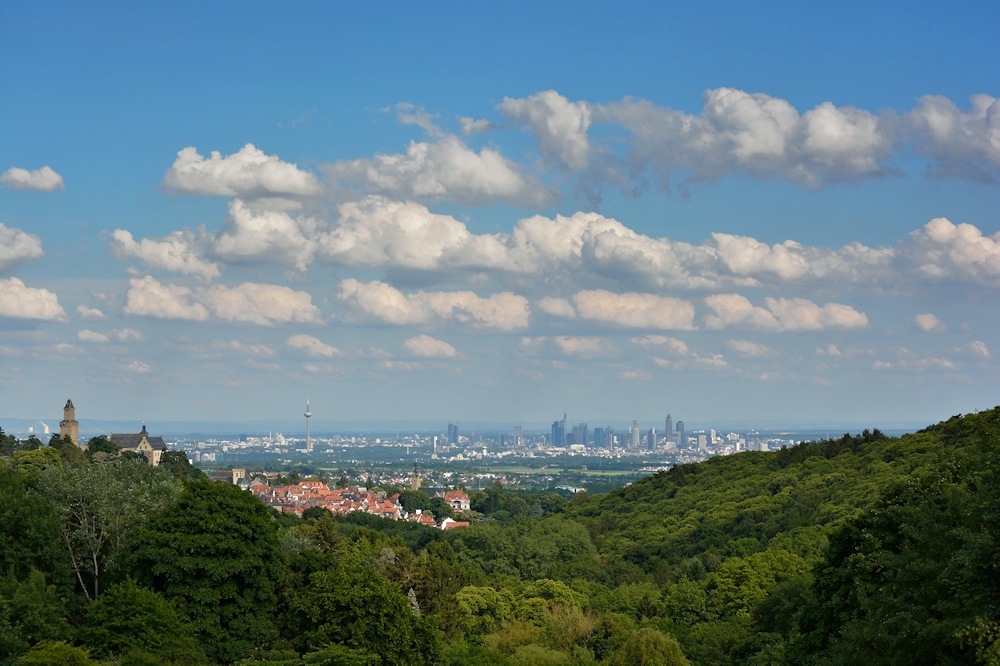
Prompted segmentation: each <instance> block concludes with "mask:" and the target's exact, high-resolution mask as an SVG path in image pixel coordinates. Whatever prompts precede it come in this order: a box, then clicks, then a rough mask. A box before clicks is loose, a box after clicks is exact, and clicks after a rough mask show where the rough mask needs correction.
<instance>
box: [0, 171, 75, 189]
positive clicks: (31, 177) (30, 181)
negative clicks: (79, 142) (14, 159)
mask: <svg viewBox="0 0 1000 666" xmlns="http://www.w3.org/2000/svg"><path fill="white" fill-rule="evenodd" d="M0 183H3V184H4V185H6V186H7V187H10V188H12V189H15V190H38V191H40V192H52V191H54V190H63V189H66V186H65V184H64V183H63V177H62V176H60V175H59V174H58V173H56V172H55V171H53V170H52V168H51V167H48V166H43V167H42V168H41V169H35V170H34V171H28V170H27V169H21V168H20V167H11V168H9V169H7V170H6V171H5V172H4V173H3V175H2V176H0Z"/></svg>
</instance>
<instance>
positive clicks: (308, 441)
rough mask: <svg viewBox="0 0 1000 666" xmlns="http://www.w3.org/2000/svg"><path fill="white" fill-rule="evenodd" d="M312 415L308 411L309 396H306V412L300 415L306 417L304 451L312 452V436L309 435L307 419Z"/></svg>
mask: <svg viewBox="0 0 1000 666" xmlns="http://www.w3.org/2000/svg"><path fill="white" fill-rule="evenodd" d="M312 415H313V413H312V412H311V411H309V398H306V413H305V414H303V415H302V416H304V417H306V453H312V450H313V445H312V438H311V437H310V436H309V419H311V418H312Z"/></svg>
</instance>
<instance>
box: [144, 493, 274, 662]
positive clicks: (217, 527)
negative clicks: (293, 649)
mask: <svg viewBox="0 0 1000 666" xmlns="http://www.w3.org/2000/svg"><path fill="white" fill-rule="evenodd" d="M132 543H133V551H132V555H131V559H130V562H131V565H130V569H131V571H132V575H133V577H134V578H135V579H136V580H137V581H138V582H139V583H140V584H142V585H145V586H147V587H149V588H151V589H153V590H155V591H157V592H159V593H161V594H162V595H163V596H164V597H166V598H167V599H168V600H170V601H172V602H173V603H174V605H175V606H176V607H177V608H178V610H179V611H180V612H181V613H182V615H184V616H186V617H187V618H188V619H189V621H190V622H191V624H192V625H193V627H194V629H195V632H196V636H197V638H198V639H199V641H200V642H201V644H202V645H203V646H204V648H205V651H206V652H207V653H208V656H209V657H210V658H212V659H214V660H216V661H220V662H223V663H231V662H234V661H237V660H239V659H242V658H244V657H245V656H246V655H247V654H248V653H249V652H250V651H251V650H252V649H254V648H260V647H264V646H266V645H267V644H268V643H269V642H270V641H271V640H272V639H273V638H274V636H275V628H274V625H273V624H272V622H271V614H272V612H273V609H274V606H275V601H276V597H275V586H276V584H277V583H278V581H279V580H280V579H281V577H282V573H283V570H284V558H283V555H282V552H281V544H280V540H279V538H278V525H277V523H276V521H274V520H273V519H272V518H271V514H270V512H269V510H268V507H267V506H265V505H264V504H263V503H262V502H260V501H259V500H257V498H255V497H254V496H253V495H251V494H249V493H247V492H245V491H242V490H240V489H239V488H237V487H235V486H232V485H229V484H225V483H212V482H211V481H192V482H188V483H187V485H186V486H185V489H184V492H183V493H181V495H180V497H179V498H178V499H177V501H176V502H174V503H173V504H171V505H170V506H168V507H167V508H166V509H165V510H164V511H163V512H162V513H161V514H160V515H158V516H157V517H155V518H154V519H153V520H152V521H150V523H149V524H148V525H147V526H146V527H145V528H144V529H142V530H140V532H139V533H138V534H137V535H136V538H135V539H134V540H133V542H132Z"/></svg>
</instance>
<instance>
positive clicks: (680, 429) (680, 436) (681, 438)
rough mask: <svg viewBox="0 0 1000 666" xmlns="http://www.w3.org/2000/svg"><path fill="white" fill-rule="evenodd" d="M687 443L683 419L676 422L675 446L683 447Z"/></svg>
mask: <svg viewBox="0 0 1000 666" xmlns="http://www.w3.org/2000/svg"><path fill="white" fill-rule="evenodd" d="M687 445H688V441H687V437H686V436H685V435H684V421H678V422H677V447H678V448H681V449H683V448H685V447H686V446H687Z"/></svg>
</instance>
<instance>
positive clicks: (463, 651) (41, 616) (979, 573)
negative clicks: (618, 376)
mask: <svg viewBox="0 0 1000 666" xmlns="http://www.w3.org/2000/svg"><path fill="white" fill-rule="evenodd" d="M998 431H1000V408H998V409H996V410H992V411H990V412H983V413H978V414H972V415H967V416H964V417H954V418H952V419H950V420H948V421H946V422H944V423H941V424H938V425H936V426H932V427H930V428H927V429H925V430H923V431H921V432H919V433H914V434H912V435H907V436H904V437H901V438H888V437H885V436H884V435H882V433H879V432H878V431H871V432H868V431H865V432H862V433H861V434H859V435H856V436H851V435H845V436H844V437H841V438H839V439H836V440H828V441H823V442H809V443H803V444H800V445H799V446H794V447H789V448H786V449H782V450H781V451H777V452H772V453H760V452H747V453H741V454H738V455H735V456H729V457H724V458H713V459H711V460H709V461H707V462H704V463H700V464H697V465H682V466H679V467H676V468H674V469H672V470H670V471H668V472H665V473H660V474H657V475H656V476H654V477H648V478H646V479H643V480H641V481H638V482H636V483H634V484H632V485H630V486H628V487H625V488H620V489H617V490H614V491H612V492H609V493H608V494H606V495H594V496H590V497H587V496H585V495H583V494H579V495H578V496H577V497H575V498H574V499H573V501H572V502H567V500H565V499H563V498H562V497H560V496H558V495H552V494H530V493H516V492H508V491H507V490H506V489H504V488H503V486H502V485H500V484H496V485H494V487H492V488H490V489H489V490H487V491H484V492H482V493H475V492H474V493H471V500H472V508H473V511H471V512H470V513H469V514H468V515H469V517H470V518H472V520H473V525H472V526H471V527H467V528H463V529H460V530H450V531H441V530H434V529H430V528H427V527H424V526H422V525H417V524H413V523H406V522H402V521H392V520H388V519H383V518H378V517H375V516H371V515H367V514H363V513H354V514H351V515H349V516H338V517H334V516H332V515H331V514H330V512H329V511H326V510H325V509H318V510H309V511H307V512H306V513H305V514H304V517H305V519H301V518H298V517H297V516H294V515H290V514H279V513H277V512H275V511H274V510H273V509H271V508H270V507H267V506H265V505H264V504H262V503H260V502H259V501H258V500H256V499H255V498H254V497H253V496H252V495H250V494H248V493H246V492H244V491H241V490H239V489H238V488H236V487H233V486H229V485H227V484H215V483H210V482H208V481H193V480H190V479H189V480H186V481H184V483H185V485H184V489H183V492H181V493H180V495H179V496H177V492H178V491H179V490H178V489H179V483H178V481H177V480H176V479H175V477H178V478H182V479H183V478H184V476H185V473H186V472H185V470H186V467H185V461H184V460H181V459H180V457H179V456H178V457H175V458H176V459H171V458H168V464H166V465H164V466H163V468H162V469H160V470H150V468H148V467H146V466H145V464H143V465H141V469H140V466H138V465H134V464H131V463H129V461H127V460H125V456H122V457H121V458H120V459H118V460H115V459H113V458H112V457H111V456H113V455H114V453H113V452H112V451H110V450H103V449H102V447H103V448H105V449H106V448H107V447H106V446H105V445H104V444H102V443H99V442H97V443H95V449H94V452H93V455H92V456H91V460H92V462H93V463H94V464H93V465H92V466H86V465H80V466H78V467H74V465H75V464H76V463H74V462H73V461H72V460H71V458H70V457H69V456H60V454H59V453H58V451H57V449H60V448H61V447H63V446H64V444H57V445H56V446H54V447H45V446H42V447H37V446H35V443H33V442H29V441H27V440H26V441H24V442H20V441H16V440H14V441H12V440H11V439H10V438H7V437H6V436H5V435H2V433H0V455H2V456H4V457H5V458H7V459H8V460H9V461H10V463H9V464H7V465H6V467H5V469H0V546H2V547H0V564H2V565H3V566H4V567H6V568H7V570H8V571H7V576H6V578H3V579H0V664H3V665H4V666H6V664H7V663H12V662H13V660H17V659H20V660H21V661H22V662H24V663H45V664H49V663H93V661H92V660H91V657H89V656H88V655H87V654H86V652H84V651H81V650H80V649H79V648H77V647H74V645H73V641H82V642H83V644H84V645H85V646H86V647H88V648H90V649H92V650H93V654H94V655H95V656H96V657H97V658H102V659H108V660H113V663H115V664H116V665H117V666H163V665H164V664H197V663H201V661H202V660H203V659H205V658H207V659H210V660H212V661H213V662H215V663H234V662H238V663H240V664H247V665H249V664H258V665H261V666H263V665H271V666H295V665H298V666H301V665H303V664H326V665H333V664H351V665H355V666H384V665H387V664H414V665H418V664H419V665H424V664H428V665H429V664H442V665H443V664H448V665H451V664H454V665H456V666H457V665H459V664H462V665H465V664H474V665H475V664H481V665H487V664H488V665H492V666H510V665H512V664H602V665H604V666H624V665H626V664H661V665H662V664H693V665H695V666H713V665H717V666H751V665H754V666H761V665H764V664H769V665H774V666H777V665H789V666H791V665H795V666H798V665H800V664H802V665H816V666H819V665H824V666H833V665H839V664H845V665H846V664H860V663H864V664H874V665H875V666H883V665H885V666H889V665H893V666H895V665H896V664H899V665H903V664H906V665H910V664H915V665H918V666H920V665H922V664H928V665H929V664H972V663H982V664H996V663H1000V659H998V655H1000V451H998V450H997V442H998V441H1000V440H998V437H997V433H998ZM98 449H102V450H98ZM98 456H105V458H101V459H98ZM98 462H100V463H101V464H97V463H98ZM171 489H172V490H171ZM400 492H401V495H400V497H401V501H403V502H404V504H405V505H407V506H410V507H411V508H421V509H424V510H431V511H433V510H435V505H434V502H435V500H432V499H431V498H429V497H428V496H427V495H425V494H424V493H422V492H413V491H408V490H402V491H400ZM123 493H124V494H123ZM123 497H124V498H126V499H127V501H119V500H121V498H123ZM174 497H176V500H174V499H173V498H174ZM439 501H440V500H439ZM119 504H121V505H127V506H126V507H125V508H124V509H123V508H121V507H119V506H118V505H119ZM438 508H441V507H438ZM140 509H141V510H140ZM82 517H86V520H84V519H83V518H82ZM81 553H88V555H87V557H90V558H92V559H93V558H96V560H97V561H98V562H99V567H98V568H96V569H94V573H90V572H88V571H87V570H86V569H85V568H81V567H75V569H74V570H75V571H76V573H77V574H78V576H79V578H80V580H79V583H78V585H77V586H76V587H74V585H73V584H72V578H71V577H70V576H69V575H68V572H69V570H70V568H71V566H72V563H73V562H74V559H75V558H77V557H78V555H80V554H81ZM123 553H127V555H128V557H123V556H122V555H123ZM126 573H127V574H130V575H131V576H132V577H133V579H134V581H133V580H132V579H126V578H125V574H126ZM0 575H3V572H0ZM97 583H99V585H97ZM88 596H90V597H96V601H95V602H93V603H92V604H91V603H88V602H87V597H88ZM73 627H80V628H79V629H78V630H74V629H73Z"/></svg>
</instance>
